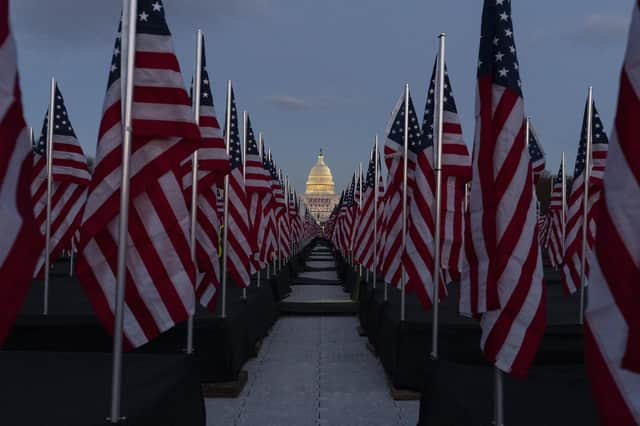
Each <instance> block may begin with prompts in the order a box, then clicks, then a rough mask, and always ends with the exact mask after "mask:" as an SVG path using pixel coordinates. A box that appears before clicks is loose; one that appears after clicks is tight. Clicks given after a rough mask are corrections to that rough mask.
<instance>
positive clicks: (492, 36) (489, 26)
mask: <svg viewBox="0 0 640 426" xmlns="http://www.w3.org/2000/svg"><path fill="white" fill-rule="evenodd" d="M513 39H514V36H513V22H512V21H511V0H485V2H484V8H483V10H482V30H481V35H480V57H479V59H478V77H482V76H485V75H487V74H491V76H492V81H493V83H494V84H498V85H501V86H504V87H506V88H508V89H511V90H513V91H514V92H515V93H517V94H518V95H520V96H522V88H521V83H520V69H519V68H520V67H519V63H518V57H517V55H516V46H515V42H514V40H513Z"/></svg>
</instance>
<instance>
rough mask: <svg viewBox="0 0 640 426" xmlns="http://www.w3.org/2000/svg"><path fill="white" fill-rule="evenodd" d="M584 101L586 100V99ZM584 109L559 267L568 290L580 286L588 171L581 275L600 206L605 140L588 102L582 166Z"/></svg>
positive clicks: (605, 152)
mask: <svg viewBox="0 0 640 426" xmlns="http://www.w3.org/2000/svg"><path fill="white" fill-rule="evenodd" d="M587 102H588V101H587ZM587 110H588V105H585V108H584V118H583V120H582V134H581V135H580V145H579V146H578V155H577V156H576V167H575V170H574V173H573V182H572V183H571V191H570V193H569V199H568V200H567V224H566V235H565V244H564V247H565V254H564V265H563V267H562V282H563V283H564V287H565V290H566V291H567V292H568V293H571V294H573V293H575V292H576V290H577V289H579V288H580V270H581V269H582V259H581V257H582V232H583V231H582V225H583V215H584V213H583V212H584V183H585V182H584V179H585V173H589V200H588V206H587V224H588V227H587V253H586V256H587V258H586V262H585V265H586V266H585V269H586V271H585V278H587V277H588V276H589V258H590V257H591V256H590V255H591V251H592V248H593V243H594V241H595V237H596V218H597V215H598V209H599V206H600V203H599V201H600V193H601V188H602V178H603V175H604V169H605V165H606V161H607V151H608V149H609V141H608V139H607V134H606V133H605V131H604V127H603V126H602V121H601V120H600V115H599V114H598V111H597V110H596V105H595V102H593V105H592V113H591V131H592V134H593V140H592V145H591V147H592V148H591V160H592V161H591V163H590V170H586V167H585V164H586V156H587Z"/></svg>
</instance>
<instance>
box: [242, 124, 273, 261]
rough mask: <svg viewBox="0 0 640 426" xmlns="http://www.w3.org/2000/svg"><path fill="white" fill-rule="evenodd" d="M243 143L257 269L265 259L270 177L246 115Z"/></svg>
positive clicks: (246, 185)
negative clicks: (264, 245)
mask: <svg viewBox="0 0 640 426" xmlns="http://www.w3.org/2000/svg"><path fill="white" fill-rule="evenodd" d="M244 143H245V155H246V157H245V187H246V190H247V198H248V201H249V220H250V221H251V234H252V235H254V236H255V238H256V247H255V252H254V253H253V256H252V260H253V265H254V267H256V268H257V269H261V268H262V267H263V266H265V263H266V261H265V259H263V258H261V257H260V247H261V246H262V245H263V244H264V236H265V231H266V228H267V224H268V223H269V217H268V214H269V211H268V209H269V203H265V200H264V198H266V197H269V198H270V194H269V193H270V192H271V176H270V175H269V173H268V172H267V171H266V170H265V168H264V165H263V164H262V158H261V157H260V151H259V150H258V143H257V142H256V138H255V134H254V132H253V128H252V126H251V119H250V118H249V116H248V115H247V140H246V141H245V142H244Z"/></svg>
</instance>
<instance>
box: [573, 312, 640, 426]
mask: <svg viewBox="0 0 640 426" xmlns="http://www.w3.org/2000/svg"><path fill="white" fill-rule="evenodd" d="M584 347H585V352H584V353H585V361H586V364H587V370H588V372H589V379H590V380H591V389H592V391H593V394H594V396H595V399H596V401H597V403H598V404H597V405H598V412H599V414H600V424H602V425H604V426H633V425H636V424H637V423H636V421H635V420H634V418H633V415H632V414H631V411H630V410H629V407H628V406H627V404H626V402H625V400H624V397H623V396H622V394H621V392H620V389H619V388H618V385H617V384H616V382H615V380H614V378H613V377H612V376H611V372H610V371H609V366H608V365H607V362H606V360H605V359H604V358H603V356H602V354H601V353H600V349H599V348H598V345H597V342H596V340H595V337H594V335H593V332H592V331H591V327H590V326H589V323H588V322H587V323H586V324H585V326H584Z"/></svg>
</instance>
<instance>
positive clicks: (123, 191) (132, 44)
mask: <svg viewBox="0 0 640 426" xmlns="http://www.w3.org/2000/svg"><path fill="white" fill-rule="evenodd" d="M127 6H128V7H127ZM122 10H123V14H124V16H123V18H122V23H123V28H122V43H121V45H122V47H126V49H127V54H126V55H125V54H122V55H121V64H120V69H121V70H124V71H125V74H124V76H121V79H123V81H122V89H124V96H122V101H124V102H123V104H124V105H123V107H122V113H123V126H122V132H123V138H122V175H121V181H120V219H119V223H118V270H117V281H116V295H115V312H114V326H113V366H112V371H111V374H112V375H111V407H110V411H109V417H108V418H107V421H108V422H109V423H112V424H117V423H121V421H123V420H124V418H123V417H122V416H121V410H120V409H121V407H120V405H121V399H122V337H123V336H122V332H123V322H124V296H125V282H126V275H127V269H126V268H127V264H126V261H127V237H128V230H129V173H130V171H129V160H130V157H131V139H132V137H133V128H132V118H131V115H132V111H131V110H132V107H133V70H134V68H135V53H136V24H137V18H138V14H137V11H138V1H137V0H123V8H122ZM122 62H124V64H123V63H122ZM123 65H124V66H123Z"/></svg>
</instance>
